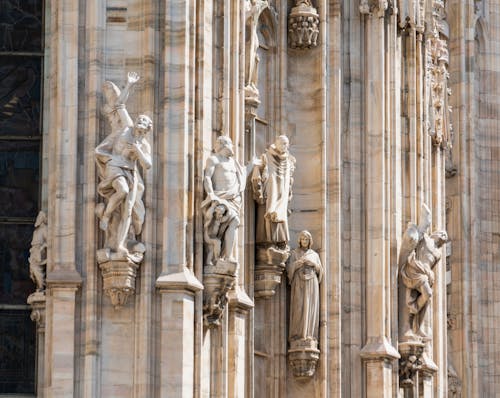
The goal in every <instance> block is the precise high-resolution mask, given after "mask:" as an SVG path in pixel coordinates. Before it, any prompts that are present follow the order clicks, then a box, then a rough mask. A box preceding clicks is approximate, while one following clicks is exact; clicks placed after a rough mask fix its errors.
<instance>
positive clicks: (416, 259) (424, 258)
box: [398, 204, 448, 341]
mask: <svg viewBox="0 0 500 398" xmlns="http://www.w3.org/2000/svg"><path fill="white" fill-rule="evenodd" d="M430 224H431V212H430V210H429V208H428V207H427V206H426V205H425V204H424V205H422V215H421V221H420V224H419V225H415V224H413V223H409V225H408V228H407V229H406V232H405V234H404V236H403V242H402V244H401V250H400V254H399V261H398V265H399V274H400V277H401V282H402V284H403V286H404V288H405V296H406V303H405V305H406V310H407V314H408V315H407V319H406V320H405V321H406V323H405V329H407V330H406V331H405V333H404V337H405V339H406V340H407V341H408V340H411V341H422V340H427V339H429V338H430V337H429V336H427V335H426V333H424V331H423V330H422V322H423V320H424V317H425V313H426V311H427V307H428V305H429V300H430V298H431V297H432V287H433V285H434V272H433V268H434V267H435V266H436V264H437V263H438V262H439V260H440V259H441V247H442V246H443V245H444V244H445V243H446V242H447V241H448V235H447V234H446V232H445V231H436V232H433V233H432V234H431V235H430V236H429V235H428V234H427V230H428V228H429V227H430Z"/></svg>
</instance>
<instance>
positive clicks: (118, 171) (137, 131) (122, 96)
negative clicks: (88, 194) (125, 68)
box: [95, 72, 153, 261]
mask: <svg viewBox="0 0 500 398" xmlns="http://www.w3.org/2000/svg"><path fill="white" fill-rule="evenodd" d="M138 80H139V76H138V75H137V74H136V73H133V72H131V73H129V74H128V76H127V85H126V86H125V88H124V90H123V92H120V90H119V89H118V87H116V85H114V84H113V83H112V82H106V83H104V86H103V92H104V97H105V100H106V103H105V105H104V107H103V112H104V113H105V114H106V116H107V119H108V121H109V123H110V125H111V129H112V130H111V133H110V134H109V135H108V136H107V137H106V138H105V139H104V140H103V141H102V142H101V143H100V144H99V145H98V146H97V148H96V149H95V157H96V163H97V170H98V175H99V180H100V183H99V186H98V193H99V194H100V195H101V196H102V197H103V198H104V200H105V204H99V205H98V206H97V207H96V214H97V216H98V217H99V219H100V222H99V227H100V228H101V229H102V230H103V231H105V232H106V241H105V249H104V250H105V252H106V254H105V257H109V258H114V259H118V258H132V259H133V260H134V261H140V260H141V259H142V253H143V252H144V246H143V245H142V244H141V243H139V242H137V241H136V236H137V235H139V234H140V233H141V230H142V224H143V222H144V216H145V208H144V203H143V201H142V195H143V193H144V182H143V180H142V178H141V175H140V173H139V169H138V165H140V166H142V168H143V169H149V168H150V167H151V164H152V163H151V149H150V145H149V143H148V141H147V140H146V134H148V133H149V132H151V130H152V128H153V123H152V121H151V119H150V118H149V117H148V116H147V115H139V117H138V118H137V119H136V121H135V123H134V122H133V121H132V119H131V117H130V115H129V113H128V111H127V109H126V107H125V102H126V99H127V98H128V94H129V90H130V88H131V87H132V86H133V85H134V84H135V83H137V81H138Z"/></svg>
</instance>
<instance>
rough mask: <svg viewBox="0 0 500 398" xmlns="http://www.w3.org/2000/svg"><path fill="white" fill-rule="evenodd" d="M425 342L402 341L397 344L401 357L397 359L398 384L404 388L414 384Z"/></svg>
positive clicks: (419, 368)
mask: <svg viewBox="0 0 500 398" xmlns="http://www.w3.org/2000/svg"><path fill="white" fill-rule="evenodd" d="M424 347H425V344H423V343H416V344H408V343H403V344H401V345H400V346H399V352H400V354H401V358H400V359H399V385H400V387H401V388H404V389H411V388H413V387H414V386H415V376H416V375H417V373H418V372H419V371H421V370H422V367H423V362H422V358H423V354H424Z"/></svg>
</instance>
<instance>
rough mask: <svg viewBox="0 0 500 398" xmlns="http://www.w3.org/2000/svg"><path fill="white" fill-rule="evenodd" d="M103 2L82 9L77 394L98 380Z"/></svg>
mask: <svg viewBox="0 0 500 398" xmlns="http://www.w3.org/2000/svg"><path fill="white" fill-rule="evenodd" d="M105 15H106V12H105V5H104V4H103V2H101V1H99V0H90V1H88V2H87V3H86V10H85V43H86V47H87V51H86V52H85V54H86V59H85V71H84V76H85V103H84V105H83V109H85V117H84V120H83V126H84V128H83V132H81V134H82V137H83V139H82V141H83V145H82V147H83V152H84V156H85V158H84V167H82V171H81V188H80V189H81V190H82V191H83V192H82V196H83V206H82V211H81V214H80V219H81V220H82V235H83V237H84V238H83V239H82V241H80V242H79V245H80V248H79V250H80V253H82V276H83V277H84V278H85V282H86V283H85V286H84V287H83V289H82V329H83V330H84V333H82V339H83V344H84V346H83V355H84V359H83V365H82V367H83V369H82V373H81V375H82V376H81V378H82V380H81V394H82V397H84V398H94V397H96V396H98V394H99V393H98V391H99V384H98V383H97V380H99V374H98V372H99V355H98V354H99V350H98V347H99V343H98V341H99V333H98V330H99V328H100V319H99V318H100V312H99V303H100V297H101V292H102V290H99V287H98V283H99V280H100V278H101V276H100V273H99V271H98V268H97V267H96V258H95V252H96V247H95V242H96V222H95V220H96V216H95V205H96V200H95V198H96V187H97V181H96V171H95V159H94V149H95V147H96V145H97V140H98V138H99V127H100V125H99V115H100V112H101V111H100V109H99V95H100V90H101V83H102V67H101V65H102V61H103V54H102V46H103V36H104V35H103V33H102V32H103V29H104V21H105Z"/></svg>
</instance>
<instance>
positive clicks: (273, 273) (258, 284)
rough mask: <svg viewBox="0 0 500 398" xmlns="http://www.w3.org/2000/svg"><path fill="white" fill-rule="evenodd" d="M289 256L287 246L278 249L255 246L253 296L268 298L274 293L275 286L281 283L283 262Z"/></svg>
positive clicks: (283, 268)
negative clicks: (255, 261) (255, 259)
mask: <svg viewBox="0 0 500 398" xmlns="http://www.w3.org/2000/svg"><path fill="white" fill-rule="evenodd" d="M289 256H290V249H289V248H288V246H287V247H286V248H285V249H278V248H277V247H275V246H267V247H257V256H256V257H257V263H256V264H255V282H254V283H255V287H254V289H255V297H256V298H265V299H267V298H270V297H272V296H274V294H275V293H276V286H278V285H279V284H280V283H281V275H282V274H283V271H284V270H285V267H286V266H285V262H286V260H288V257H289Z"/></svg>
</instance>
